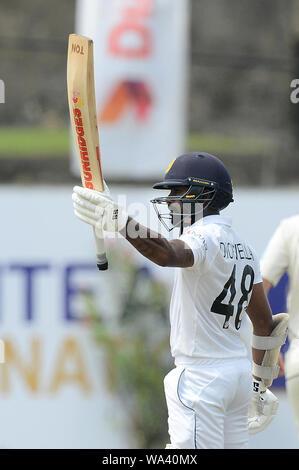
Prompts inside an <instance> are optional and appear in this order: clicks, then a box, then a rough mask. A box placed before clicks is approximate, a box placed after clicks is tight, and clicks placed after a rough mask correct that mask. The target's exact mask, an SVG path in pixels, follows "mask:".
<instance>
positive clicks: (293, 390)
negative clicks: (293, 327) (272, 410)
mask: <svg viewBox="0 0 299 470" xmlns="http://www.w3.org/2000/svg"><path fill="white" fill-rule="evenodd" d="M285 378H286V391H287V397H288V400H289V403H290V406H291V409H292V413H293V417H294V419H295V423H296V428H297V433H298V436H299V339H298V338H295V339H293V340H292V341H291V343H290V346H289V349H288V351H287V352H286V355H285Z"/></svg>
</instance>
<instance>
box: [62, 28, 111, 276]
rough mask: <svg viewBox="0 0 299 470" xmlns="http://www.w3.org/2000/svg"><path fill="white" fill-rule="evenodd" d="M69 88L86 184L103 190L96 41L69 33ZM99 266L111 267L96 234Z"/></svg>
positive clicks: (72, 115)
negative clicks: (95, 71)
mask: <svg viewBox="0 0 299 470" xmlns="http://www.w3.org/2000/svg"><path fill="white" fill-rule="evenodd" d="M67 91H68V102H69V110H70V119H71V123H72V131H73V135H74V139H75V145H76V149H77V154H78V158H79V165H80V173H81V179H82V184H83V186H84V187H85V188H89V189H94V190H96V191H104V181H103V173H102V165H101V154H100V144H99V131H98V124H97V110H96V99H95V86H94V58H93V41H92V39H89V38H87V37H84V36H80V35H78V34H70V35H69V43H68V56H67ZM95 240H96V250H97V266H98V268H99V270H101V271H104V270H106V269H108V262H107V258H106V254H105V247H104V240H103V238H98V237H97V236H96V234H95Z"/></svg>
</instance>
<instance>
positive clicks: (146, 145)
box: [72, 0, 189, 180]
mask: <svg viewBox="0 0 299 470" xmlns="http://www.w3.org/2000/svg"><path fill="white" fill-rule="evenodd" d="M188 5H189V0H175V1H173V0H109V1H107V0H77V10H76V32H77V33H78V34H82V35H85V36H88V37H90V38H92V39H93V40H94V55H95V86H96V96H97V111H98V120H99V124H100V126H99V131H100V146H101V152H102V158H103V171H104V175H105V178H107V179H109V178H111V179H113V178H114V179H118V180H121V179H124V180H128V179H130V180H131V179H142V180H148V179H152V178H160V177H161V175H163V174H164V171H165V169H166V168H167V166H168V164H169V162H170V161H171V160H172V159H173V158H174V157H175V156H177V155H178V154H180V153H182V152H183V151H184V148H185V135H186V98H187V69H188V67H187V63H188V62H187V61H188V10H189V8H188ZM73 157H75V158H74V159H73V160H72V161H73V168H74V169H76V172H77V171H78V165H77V156H74V155H73Z"/></svg>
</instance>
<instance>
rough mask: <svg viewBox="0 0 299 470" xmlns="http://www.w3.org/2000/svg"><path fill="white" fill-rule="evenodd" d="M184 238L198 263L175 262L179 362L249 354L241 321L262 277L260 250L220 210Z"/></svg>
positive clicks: (174, 333)
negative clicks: (178, 265)
mask: <svg viewBox="0 0 299 470" xmlns="http://www.w3.org/2000/svg"><path fill="white" fill-rule="evenodd" d="M180 239H181V240H183V241H184V242H185V243H186V244H187V245H188V246H189V247H190V248H191V249H192V251H193V255H194V264H193V266H192V267H190V268H175V269H176V273H175V279H174V287H173V292H172V298H171V303H170V324H171V334H170V345H171V353H172V356H173V357H174V358H175V363H176V364H177V365H178V364H185V363H192V362H194V361H196V359H197V358H217V359H218V358H237V357H246V356H248V349H247V348H246V344H245V343H244V341H243V340H242V338H241V334H240V333H241V329H242V328H240V326H241V324H242V317H243V314H244V309H245V308H246V307H247V305H248V303H249V301H250V297H251V293H252V288H253V284H256V283H259V282H262V279H261V275H260V269H259V260H258V259H257V257H256V254H255V253H254V251H253V250H252V248H251V247H250V246H249V245H248V243H246V242H245V241H244V240H243V239H242V238H241V237H240V236H239V235H238V234H237V233H236V232H235V231H234V229H233V228H232V226H231V220H230V219H229V218H227V217H223V216H220V215H210V216H207V217H204V218H203V219H201V220H199V221H197V222H196V223H195V224H193V225H192V226H191V227H189V228H188V229H187V230H186V233H184V234H183V235H182V236H181V237H180ZM244 317H247V316H246V315H244ZM244 320H245V321H246V318H243V322H244Z"/></svg>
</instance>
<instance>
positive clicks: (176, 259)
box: [120, 217, 194, 268]
mask: <svg viewBox="0 0 299 470" xmlns="http://www.w3.org/2000/svg"><path fill="white" fill-rule="evenodd" d="M130 227H135V228H136V232H135V233H137V234H138V235H137V237H136V236H134V232H133V230H132V229H131V230H130ZM130 232H132V235H130ZM120 233H121V234H122V235H123V236H124V237H125V238H126V239H127V240H128V242H130V244H131V245H132V246H134V248H136V250H138V251H139V253H141V254H142V255H143V256H145V257H146V258H148V259H149V260H150V261H152V262H153V263H155V264H157V265H159V266H169V267H180V268H188V267H190V266H193V263H194V256H193V252H192V250H191V249H190V248H189V246H188V245H187V244H186V243H185V242H184V241H182V240H179V239H177V240H170V241H169V240H167V239H166V238H165V237H163V236H162V235H161V234H159V233H157V232H154V231H153V230H151V229H149V228H147V227H144V226H142V225H141V224H139V223H138V222H136V221H135V220H134V219H132V218H131V217H128V222H127V226H126V228H124V229H123V230H121V232H120Z"/></svg>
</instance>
